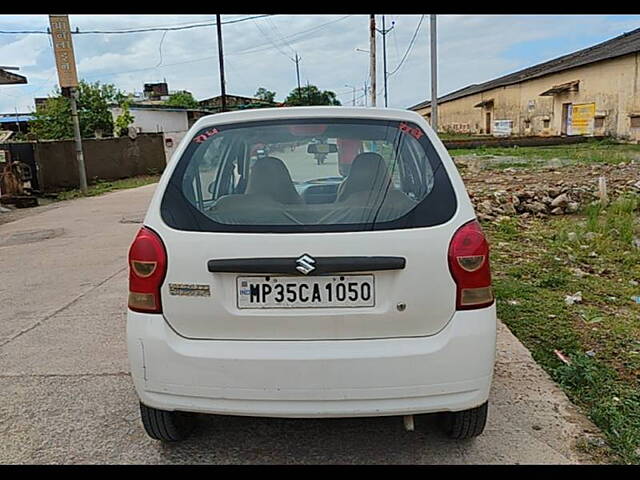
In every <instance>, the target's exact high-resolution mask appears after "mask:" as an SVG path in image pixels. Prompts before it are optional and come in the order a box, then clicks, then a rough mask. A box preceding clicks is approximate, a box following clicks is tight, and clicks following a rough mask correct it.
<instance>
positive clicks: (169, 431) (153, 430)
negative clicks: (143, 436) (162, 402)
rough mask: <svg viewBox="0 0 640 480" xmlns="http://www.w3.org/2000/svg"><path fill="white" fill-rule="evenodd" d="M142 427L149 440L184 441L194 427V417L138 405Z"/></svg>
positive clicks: (183, 413)
mask: <svg viewBox="0 0 640 480" xmlns="http://www.w3.org/2000/svg"><path fill="white" fill-rule="evenodd" d="M140 416H141V417H142V425H144V429H145V431H146V432H147V435H149V436H150V437H151V438H153V439H155V440H162V441H163V442H179V441H180V440H185V439H186V438H187V437H188V436H189V434H190V433H191V431H192V430H193V427H194V426H195V418H194V417H195V415H194V414H193V413H187V412H169V411H166V410H159V409H157V408H152V407H147V406H146V405H143V404H142V403H140Z"/></svg>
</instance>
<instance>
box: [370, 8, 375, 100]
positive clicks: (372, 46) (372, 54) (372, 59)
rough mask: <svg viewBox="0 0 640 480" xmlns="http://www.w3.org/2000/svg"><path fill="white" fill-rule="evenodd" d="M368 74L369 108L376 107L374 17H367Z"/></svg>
mask: <svg viewBox="0 0 640 480" xmlns="http://www.w3.org/2000/svg"><path fill="white" fill-rule="evenodd" d="M369 62H370V63H369V74H370V75H371V106H372V107H375V106H376V16H375V15H370V17H369Z"/></svg>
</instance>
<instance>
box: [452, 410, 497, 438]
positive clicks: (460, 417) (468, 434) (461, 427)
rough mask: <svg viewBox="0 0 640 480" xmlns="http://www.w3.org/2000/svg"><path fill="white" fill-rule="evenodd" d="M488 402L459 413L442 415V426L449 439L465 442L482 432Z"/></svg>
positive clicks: (485, 421) (485, 420)
mask: <svg viewBox="0 0 640 480" xmlns="http://www.w3.org/2000/svg"><path fill="white" fill-rule="evenodd" d="M488 406H489V402H485V403H483V404H482V405H480V406H479V407H475V408H470V409H469V410H462V411H461V412H446V413H444V414H443V415H442V426H443V429H444V432H445V433H446V434H447V436H448V437H449V438H453V439H455V440H467V439H469V438H473V437H477V436H478V435H480V434H481V433H482V432H483V431H484V427H485V425H486V423H487V411H488Z"/></svg>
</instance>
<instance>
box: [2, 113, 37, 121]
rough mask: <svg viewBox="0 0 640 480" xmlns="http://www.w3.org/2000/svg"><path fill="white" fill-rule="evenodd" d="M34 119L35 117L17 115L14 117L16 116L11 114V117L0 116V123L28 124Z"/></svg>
mask: <svg viewBox="0 0 640 480" xmlns="http://www.w3.org/2000/svg"><path fill="white" fill-rule="evenodd" d="M34 118H36V117H34V116H33V115H18V116H17V117H16V115H15V114H13V115H7V116H0V123H16V122H30V121H31V120H33V119H34Z"/></svg>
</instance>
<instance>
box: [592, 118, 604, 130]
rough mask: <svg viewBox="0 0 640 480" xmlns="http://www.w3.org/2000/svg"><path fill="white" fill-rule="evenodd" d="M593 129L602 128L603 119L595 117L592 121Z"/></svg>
mask: <svg viewBox="0 0 640 480" xmlns="http://www.w3.org/2000/svg"><path fill="white" fill-rule="evenodd" d="M593 128H604V117H596V118H594V119H593Z"/></svg>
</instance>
